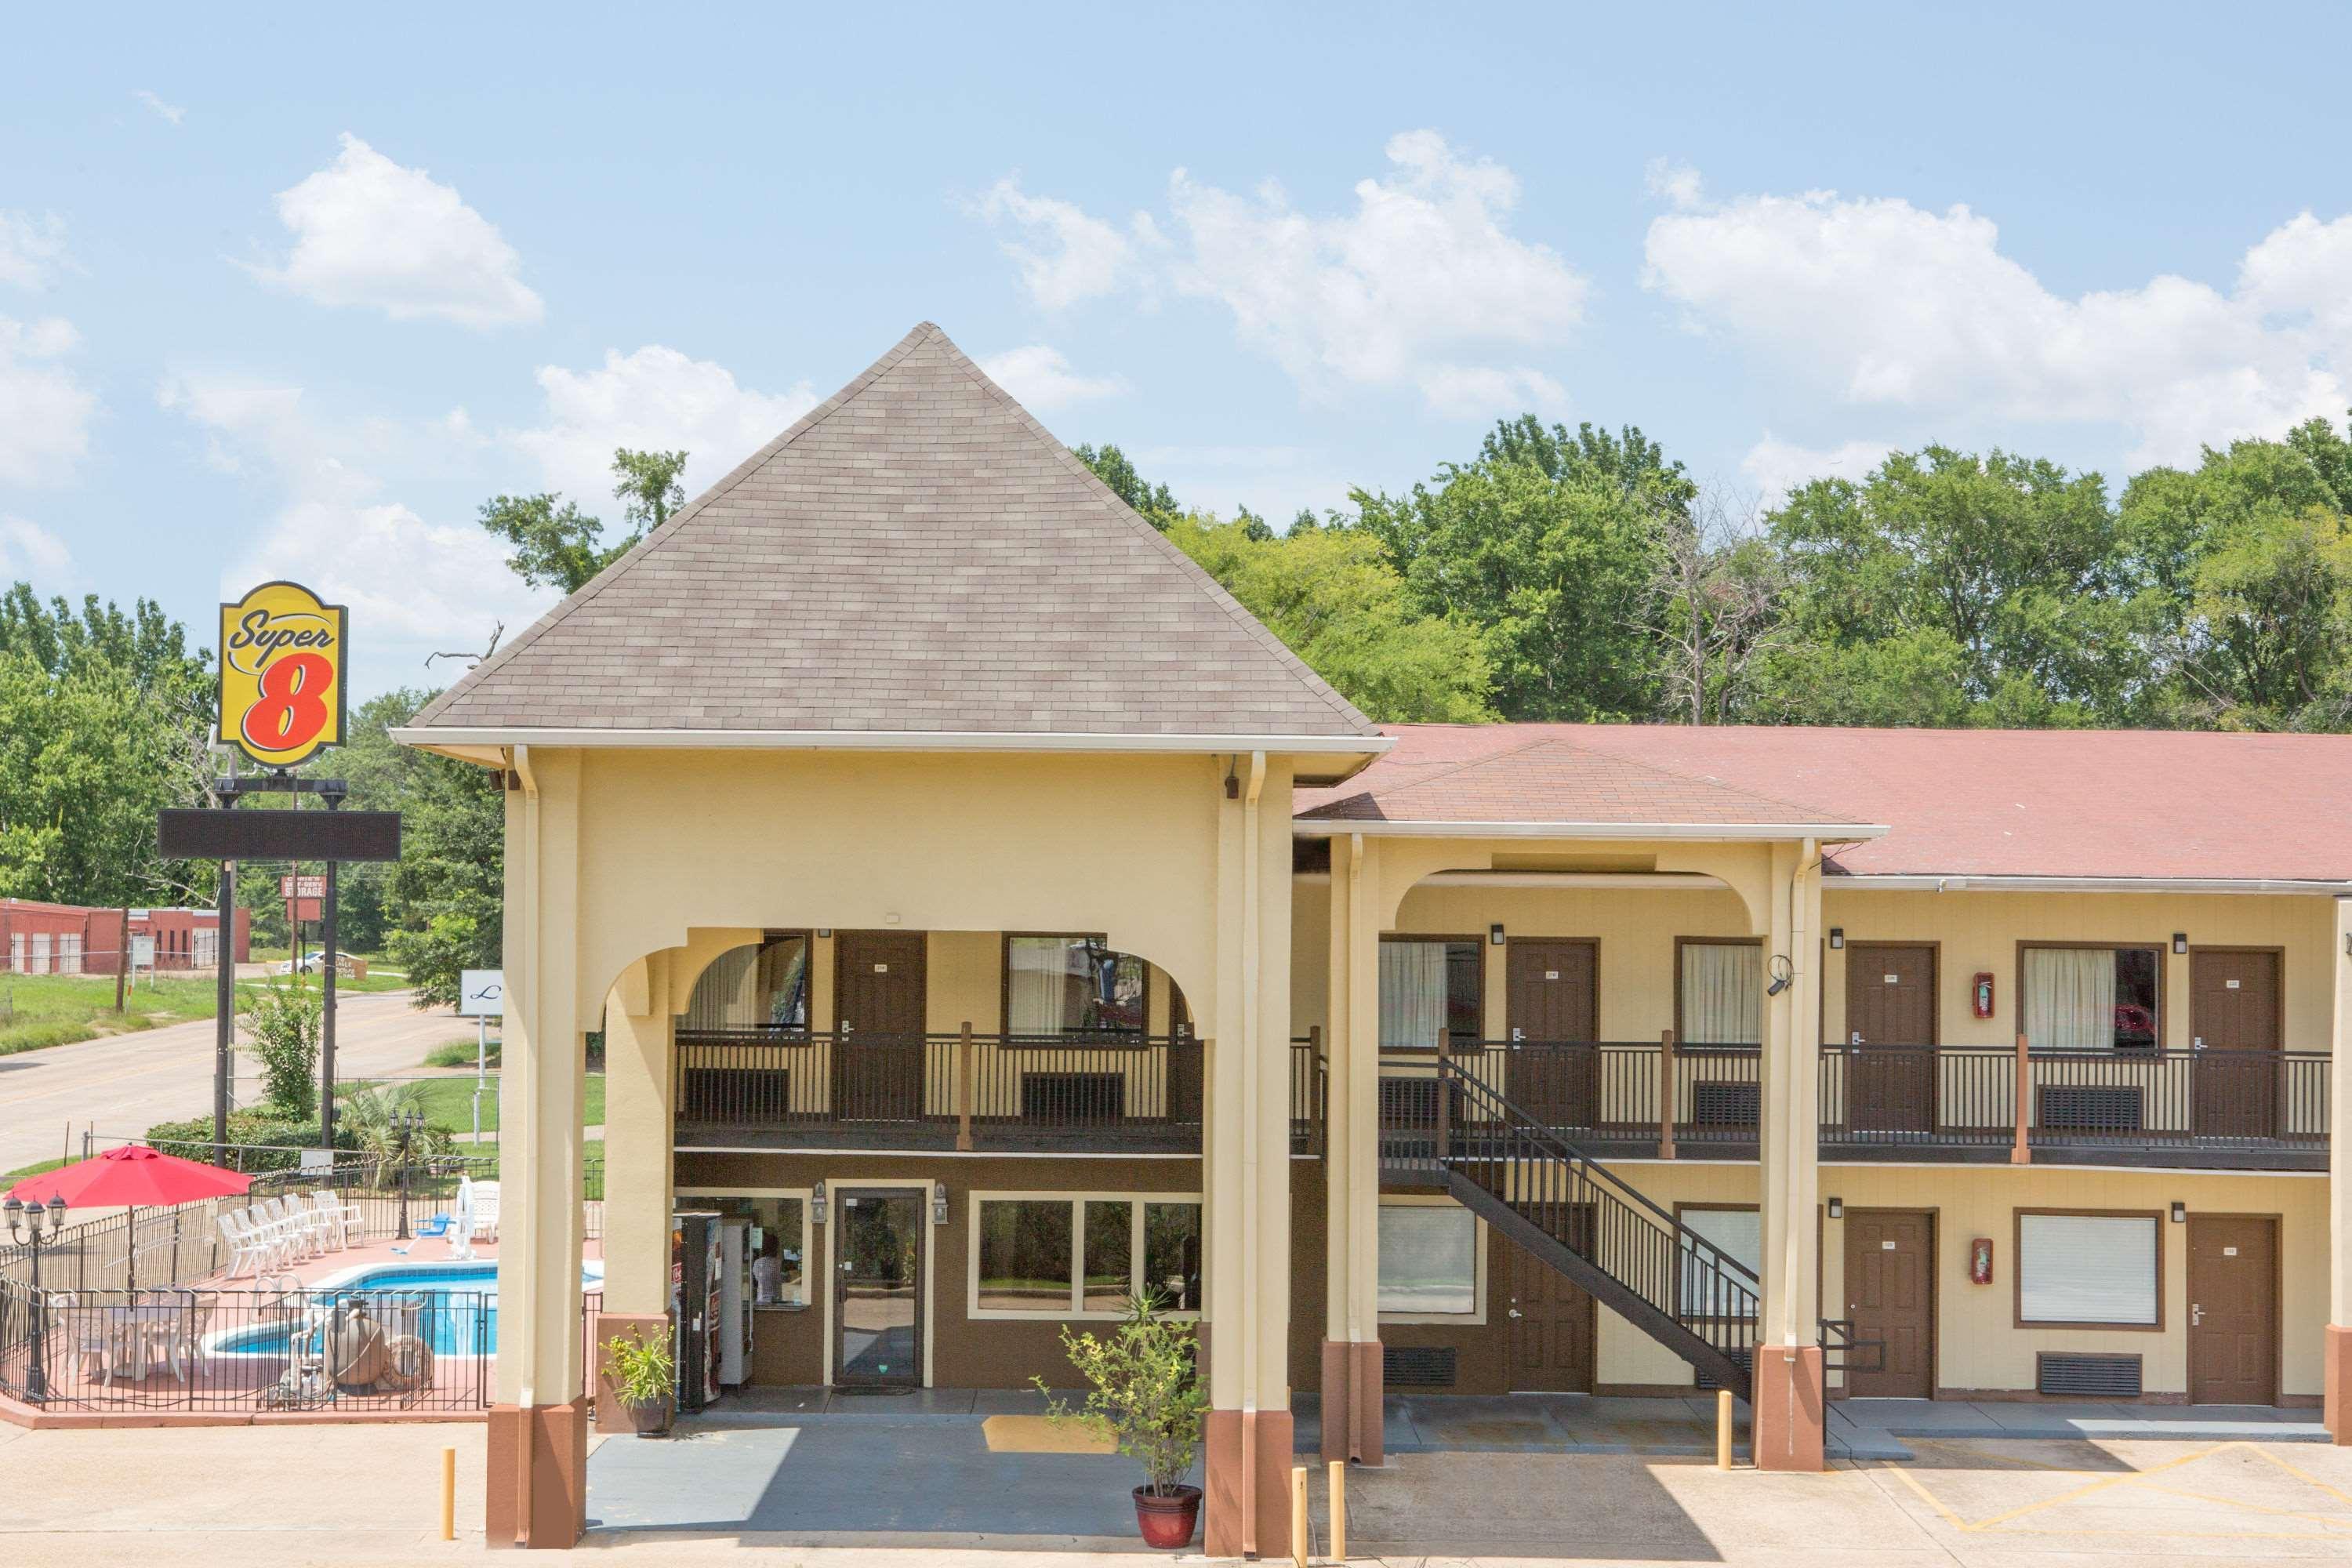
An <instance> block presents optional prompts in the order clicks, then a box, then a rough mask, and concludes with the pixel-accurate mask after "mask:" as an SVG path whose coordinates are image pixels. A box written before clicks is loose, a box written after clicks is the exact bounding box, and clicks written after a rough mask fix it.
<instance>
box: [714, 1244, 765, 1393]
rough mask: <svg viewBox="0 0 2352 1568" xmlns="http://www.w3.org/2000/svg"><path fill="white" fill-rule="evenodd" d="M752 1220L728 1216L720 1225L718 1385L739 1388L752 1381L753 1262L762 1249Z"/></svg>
mask: <svg viewBox="0 0 2352 1568" xmlns="http://www.w3.org/2000/svg"><path fill="white" fill-rule="evenodd" d="M757 1228H758V1227H756V1226H753V1225H752V1223H751V1220H750V1219H749V1218H747V1217H743V1216H740V1215H726V1216H725V1217H723V1218H721V1219H720V1220H719V1317H718V1324H719V1331H718V1334H719V1386H720V1387H721V1388H740V1387H742V1386H743V1384H746V1383H749V1382H750V1381H751V1324H752V1322H753V1318H752V1315H751V1303H752V1300H753V1299H754V1296H755V1294H756V1293H755V1292H754V1291H753V1289H752V1288H751V1259H752V1258H756V1257H757V1256H759V1248H758V1247H755V1246H754V1245H753V1244H752V1241H751V1237H752V1234H753V1232H754V1231H755V1230H756V1229H757Z"/></svg>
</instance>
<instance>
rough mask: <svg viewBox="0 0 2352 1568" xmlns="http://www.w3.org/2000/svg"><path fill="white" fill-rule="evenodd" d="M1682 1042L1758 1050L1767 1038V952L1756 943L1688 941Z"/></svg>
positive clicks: (1683, 981) (1684, 978) (1683, 997)
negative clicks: (1765, 978)
mask: <svg viewBox="0 0 2352 1568" xmlns="http://www.w3.org/2000/svg"><path fill="white" fill-rule="evenodd" d="M1682 948H1683V973H1682V999H1683V1008H1682V1012H1683V1028H1682V1038H1683V1040H1684V1041H1685V1043H1687V1044H1690V1045H1695V1046H1753V1045H1759V1044H1760V1043H1762V1041H1763V1038H1764V950H1763V949H1762V948H1761V947H1759V946H1758V945H1757V944H1756V943H1754V942H1684V943H1683V944H1682Z"/></svg>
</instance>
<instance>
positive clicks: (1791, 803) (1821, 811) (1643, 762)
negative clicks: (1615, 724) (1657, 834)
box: [1583, 724, 1837, 818]
mask: <svg viewBox="0 0 2352 1568" xmlns="http://www.w3.org/2000/svg"><path fill="white" fill-rule="evenodd" d="M1625 727H1626V728H1627V729H1653V728H1654V729H1661V730H1681V729H1687V728H1696V726H1690V725H1682V724H1660V725H1632V724H1629V725H1627V726H1625ZM1785 727H1786V726H1780V725H1767V724H1757V725H1750V726H1748V728H1751V729H1759V730H1763V729H1779V728H1785ZM1583 749H1584V750H1586V751H1589V752H1593V753H1595V754H1596V755H1599V756H1604V757H1610V758H1613V759H1614V760H1615V761H1617V762H1621V763H1632V764H1633V766H1635V767H1639V768H1648V769H1649V770H1650V771H1651V772H1653V773H1664V774H1665V775H1666V776H1667V777H1668V778H1676V779H1686V780H1688V781H1689V782H1691V783H1693V784H1711V785H1713V786H1714V787H1715V788H1717V789H1721V790H1728V791H1730V792H1731V793H1732V794H1734V795H1745V796H1746V797H1747V798H1748V799H1749V800H1755V801H1761V802H1763V803H1764V804H1765V805H1778V806H1784V807H1786V808H1787V809H1789V810H1790V811H1797V812H1809V813H1811V814H1813V815H1816V816H1822V817H1827V818H1836V816H1837V813H1836V811H1835V810H1834V809H1833V808H1832V807H1830V806H1827V805H1822V804H1820V803H1819V802H1812V801H1801V800H1790V799H1788V798H1786V797H1785V796H1782V795H1767V794H1765V793H1764V792H1763V791H1762V790H1756V789H1749V788H1748V786H1747V785H1745V784H1732V783H1729V782H1728V781H1727V780H1725V779H1723V778H1721V777H1719V776H1717V775H1716V774H1713V773H1693V772H1691V771H1690V770H1689V769H1687V768H1678V767H1673V766H1669V765H1668V764H1667V763H1658V762H1652V761H1651V760H1650V759H1648V758H1646V757H1630V756H1627V755H1626V754H1625V753H1624V752H1620V751H1616V750H1613V749H1612V748H1610V747H1607V746H1601V745H1593V744H1584V746H1583Z"/></svg>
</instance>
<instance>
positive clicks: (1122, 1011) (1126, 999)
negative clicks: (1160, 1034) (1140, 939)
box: [1004, 936, 1149, 1035]
mask: <svg viewBox="0 0 2352 1568" xmlns="http://www.w3.org/2000/svg"><path fill="white" fill-rule="evenodd" d="M1148 1021H1149V1014H1148V1002H1147V998H1146V995H1145V982H1144V964H1143V960H1141V959H1140V958H1138V957H1136V956H1135V955H1134V954H1133V953H1131V952H1111V951H1110V949H1108V948H1107V947H1105V946H1103V945H1102V943H1101V942H1099V941H1098V940H1097V939H1096V938H1094V937H1089V936H1015V937H1008V938H1006V939H1005V942H1004V1029H1005V1032H1006V1033H1007V1034H1013V1035H1114V1034H1129V1035H1139V1034H1141V1033H1143V1030H1144V1026H1145V1025H1146V1023H1147V1022H1148Z"/></svg>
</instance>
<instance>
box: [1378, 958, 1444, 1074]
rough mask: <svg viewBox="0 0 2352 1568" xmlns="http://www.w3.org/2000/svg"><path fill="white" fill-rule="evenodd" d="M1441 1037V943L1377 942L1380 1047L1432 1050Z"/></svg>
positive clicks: (1442, 1027)
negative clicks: (1379, 953) (1379, 975)
mask: <svg viewBox="0 0 2352 1568" xmlns="http://www.w3.org/2000/svg"><path fill="white" fill-rule="evenodd" d="M1444 1039H1445V944H1444V942H1382V943H1381V1048H1382V1049H1384V1050H1432V1051H1433V1050H1435V1049H1436V1048H1437V1047H1439V1046H1440V1045H1441V1044H1443V1043H1444Z"/></svg>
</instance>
